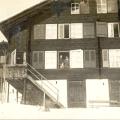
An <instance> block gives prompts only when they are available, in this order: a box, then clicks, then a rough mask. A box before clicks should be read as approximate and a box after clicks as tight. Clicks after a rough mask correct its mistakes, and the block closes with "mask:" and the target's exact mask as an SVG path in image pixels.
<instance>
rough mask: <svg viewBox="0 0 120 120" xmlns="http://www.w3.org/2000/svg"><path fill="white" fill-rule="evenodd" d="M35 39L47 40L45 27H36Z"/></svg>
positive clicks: (42, 25)
mask: <svg viewBox="0 0 120 120" xmlns="http://www.w3.org/2000/svg"><path fill="white" fill-rule="evenodd" d="M34 39H45V25H44V24H39V25H34Z"/></svg>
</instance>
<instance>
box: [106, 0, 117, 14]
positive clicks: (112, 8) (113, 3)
mask: <svg viewBox="0 0 120 120" xmlns="http://www.w3.org/2000/svg"><path fill="white" fill-rule="evenodd" d="M116 12H118V3H117V0H108V13H116Z"/></svg>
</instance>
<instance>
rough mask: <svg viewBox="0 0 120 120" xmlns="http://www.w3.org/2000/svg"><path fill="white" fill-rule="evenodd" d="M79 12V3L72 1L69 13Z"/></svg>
mask: <svg viewBox="0 0 120 120" xmlns="http://www.w3.org/2000/svg"><path fill="white" fill-rule="evenodd" d="M79 13H80V4H79V3H72V4H71V14H79Z"/></svg>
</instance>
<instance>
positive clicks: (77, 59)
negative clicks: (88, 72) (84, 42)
mask: <svg viewBox="0 0 120 120" xmlns="http://www.w3.org/2000/svg"><path fill="white" fill-rule="evenodd" d="M70 68H83V50H81V49H79V50H71V51H70Z"/></svg>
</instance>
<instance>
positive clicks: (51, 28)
mask: <svg viewBox="0 0 120 120" xmlns="http://www.w3.org/2000/svg"><path fill="white" fill-rule="evenodd" d="M46 39H57V24H46Z"/></svg>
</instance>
